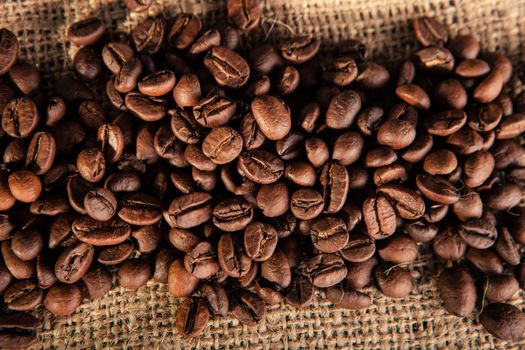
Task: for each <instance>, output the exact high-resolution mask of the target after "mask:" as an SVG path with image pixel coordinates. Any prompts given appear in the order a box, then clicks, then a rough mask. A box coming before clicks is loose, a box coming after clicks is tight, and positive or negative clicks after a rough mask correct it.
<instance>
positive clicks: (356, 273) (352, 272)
mask: <svg viewBox="0 0 525 350" xmlns="http://www.w3.org/2000/svg"><path fill="white" fill-rule="evenodd" d="M377 264H378V259H377V258H376V257H374V256H372V257H371V258H370V259H368V260H365V261H363V262H361V263H350V264H348V266H347V269H348V273H347V275H346V277H345V280H344V283H345V284H346V285H347V286H348V287H350V288H352V289H354V290H358V289H361V288H364V287H366V286H368V285H370V283H371V282H372V279H373V272H374V268H375V267H376V265H377Z"/></svg>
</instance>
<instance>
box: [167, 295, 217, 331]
mask: <svg viewBox="0 0 525 350" xmlns="http://www.w3.org/2000/svg"><path fill="white" fill-rule="evenodd" d="M209 318H210V311H209V310H208V307H207V305H206V302H205V301H204V299H201V298H195V297H194V298H188V299H184V301H183V302H182V303H181V304H180V305H179V308H178V309H177V313H176V315H175V328H176V329H177V331H178V332H179V334H180V335H182V336H183V337H196V336H198V335H199V334H201V333H202V332H203V331H204V329H205V328H206V327H207V325H208V320H209Z"/></svg>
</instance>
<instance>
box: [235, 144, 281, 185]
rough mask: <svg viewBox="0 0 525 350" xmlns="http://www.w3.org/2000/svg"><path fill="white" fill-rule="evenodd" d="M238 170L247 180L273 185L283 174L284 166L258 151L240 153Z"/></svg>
mask: <svg viewBox="0 0 525 350" xmlns="http://www.w3.org/2000/svg"><path fill="white" fill-rule="evenodd" d="M238 168H239V169H240V170H241V171H242V172H243V174H244V175H245V176H246V177H247V178H248V179H250V180H252V181H253V182H256V183H260V184H271V183H274V182H276V181H277V180H278V179H279V178H280V177H281V175H282V174H283V172H284V164H283V162H282V161H281V160H280V159H279V158H277V157H276V156H275V155H273V154H272V153H270V152H268V151H264V150H258V149H257V150H253V151H245V152H243V153H241V155H240V157H239V163H238Z"/></svg>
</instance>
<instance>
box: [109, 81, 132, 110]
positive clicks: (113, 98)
mask: <svg viewBox="0 0 525 350" xmlns="http://www.w3.org/2000/svg"><path fill="white" fill-rule="evenodd" d="M106 96H107V97H108V100H109V102H111V104H112V105H113V106H114V107H115V108H117V109H119V110H121V111H127V110H128V107H127V106H126V103H125V101H124V96H122V95H121V94H120V92H118V91H117V90H116V89H115V82H114V81H113V80H108V82H107V84H106Z"/></svg>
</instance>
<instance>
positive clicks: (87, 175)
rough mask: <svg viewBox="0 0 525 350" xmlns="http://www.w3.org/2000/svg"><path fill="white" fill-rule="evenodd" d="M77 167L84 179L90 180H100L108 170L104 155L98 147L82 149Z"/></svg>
mask: <svg viewBox="0 0 525 350" xmlns="http://www.w3.org/2000/svg"><path fill="white" fill-rule="evenodd" d="M77 169H78V172H79V174H80V176H82V177H83V178H84V180H86V181H89V182H98V181H100V180H101V179H102V178H103V177H104V174H105V171H106V161H105V159H104V155H103V154H102V152H100V151H99V150H98V149H96V148H89V149H85V150H83V151H81V152H80V153H79V154H78V156H77Z"/></svg>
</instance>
